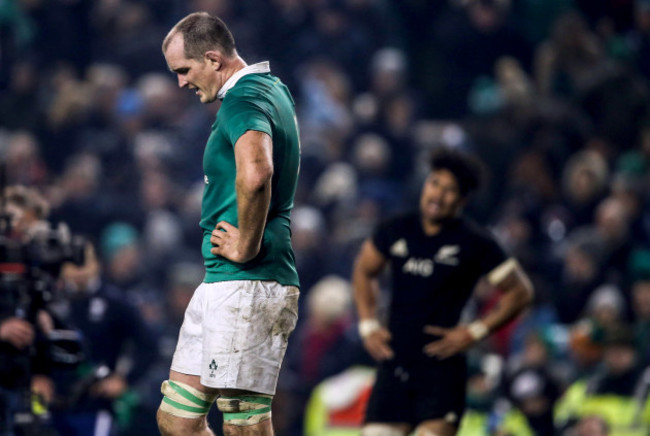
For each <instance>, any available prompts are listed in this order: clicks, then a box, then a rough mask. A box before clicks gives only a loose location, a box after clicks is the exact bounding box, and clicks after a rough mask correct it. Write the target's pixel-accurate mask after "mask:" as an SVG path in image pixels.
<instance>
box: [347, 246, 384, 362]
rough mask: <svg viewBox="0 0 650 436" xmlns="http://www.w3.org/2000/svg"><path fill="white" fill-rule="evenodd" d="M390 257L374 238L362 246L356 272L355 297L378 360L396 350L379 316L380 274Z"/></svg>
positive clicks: (362, 326)
mask: <svg viewBox="0 0 650 436" xmlns="http://www.w3.org/2000/svg"><path fill="white" fill-rule="evenodd" d="M386 263H387V259H386V258H385V257H384V255H383V254H381V252H379V250H377V248H376V247H375V245H374V244H373V243H372V241H370V240H366V241H365V242H364V243H363V246H362V247H361V251H360V252H359V254H358V256H357V258H356V260H355V263H354V272H353V274H352V285H353V287H354V301H355V303H356V307H357V314H358V316H359V333H360V335H361V338H362V339H363V344H364V347H365V348H366V350H368V353H370V355H371V356H372V357H373V358H374V359H376V360H384V359H390V358H392V357H393V350H392V349H391V348H390V346H389V345H388V341H390V338H391V336H390V332H389V331H388V330H387V329H386V328H384V327H382V326H381V325H380V324H379V321H378V320H377V308H378V306H379V283H378V280H377V278H378V277H379V274H381V272H382V271H383V270H384V268H385V266H386Z"/></svg>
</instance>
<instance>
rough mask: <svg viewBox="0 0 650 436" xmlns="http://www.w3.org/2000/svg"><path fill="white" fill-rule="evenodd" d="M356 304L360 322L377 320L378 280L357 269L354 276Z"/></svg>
mask: <svg viewBox="0 0 650 436" xmlns="http://www.w3.org/2000/svg"><path fill="white" fill-rule="evenodd" d="M352 285H353V287H354V302H355V304H356V306H357V314H358V316H359V319H360V320H363V319H374V318H377V294H378V293H379V290H378V289H379V287H378V284H377V280H376V279H375V278H374V277H372V276H370V275H369V274H367V273H366V272H364V271H359V270H358V269H355V271H354V273H353V275H352Z"/></svg>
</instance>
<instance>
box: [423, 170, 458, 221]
mask: <svg viewBox="0 0 650 436" xmlns="http://www.w3.org/2000/svg"><path fill="white" fill-rule="evenodd" d="M463 204H464V199H463V197H462V196H461V195H460V191H459V189H458V182H457V181H456V177H454V175H453V174H452V173H451V172H450V171H449V170H445V169H441V170H435V171H432V172H431V173H430V174H429V177H427V180H426V181H425V182H424V186H423V188H422V195H421V197H420V212H421V213H422V217H423V218H424V219H425V220H427V221H429V222H440V221H444V220H446V219H449V218H453V217H455V216H457V215H458V212H459V211H460V209H461V207H462V206H463Z"/></svg>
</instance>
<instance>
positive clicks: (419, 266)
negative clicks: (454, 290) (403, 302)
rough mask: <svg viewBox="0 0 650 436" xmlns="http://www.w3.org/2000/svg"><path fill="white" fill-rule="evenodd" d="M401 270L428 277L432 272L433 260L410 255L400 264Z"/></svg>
mask: <svg viewBox="0 0 650 436" xmlns="http://www.w3.org/2000/svg"><path fill="white" fill-rule="evenodd" d="M402 272H403V273H405V274H413V275H414V276H422V277H429V276H430V275H431V274H433V260H431V259H418V258H416V257H411V258H409V260H407V261H406V263H405V264H404V266H402Z"/></svg>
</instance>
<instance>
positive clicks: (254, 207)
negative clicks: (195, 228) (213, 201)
mask: <svg viewBox="0 0 650 436" xmlns="http://www.w3.org/2000/svg"><path fill="white" fill-rule="evenodd" d="M235 163H236V166H237V177H236V180H235V189H236V191H237V215H238V220H239V223H238V226H239V227H235V226H234V225H232V224H231V223H228V222H226V221H220V222H219V223H217V225H216V227H215V229H214V230H213V231H212V237H211V238H210V242H211V243H212V244H213V245H214V247H213V248H212V250H211V252H212V254H218V255H220V256H223V257H225V258H226V259H229V260H231V261H233V262H238V263H244V262H248V261H249V260H251V259H253V258H254V257H255V256H257V254H258V253H259V251H260V248H261V245H262V236H263V234H264V226H265V225H266V217H267V214H268V210H269V203H270V201H271V177H272V176H273V142H272V140H271V137H270V136H269V135H267V134H266V133H263V132H258V131H254V130H249V131H247V132H246V133H244V134H243V135H242V136H241V137H240V138H239V139H238V140H237V143H236V144H235Z"/></svg>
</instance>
